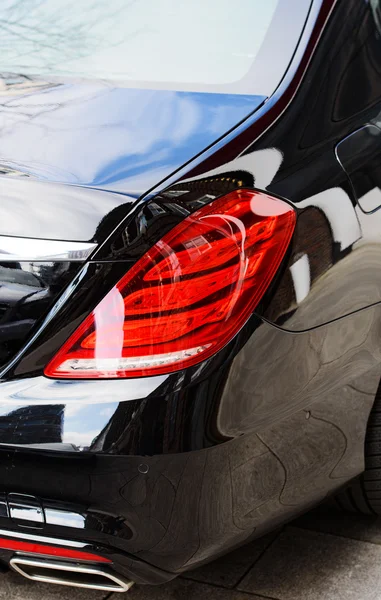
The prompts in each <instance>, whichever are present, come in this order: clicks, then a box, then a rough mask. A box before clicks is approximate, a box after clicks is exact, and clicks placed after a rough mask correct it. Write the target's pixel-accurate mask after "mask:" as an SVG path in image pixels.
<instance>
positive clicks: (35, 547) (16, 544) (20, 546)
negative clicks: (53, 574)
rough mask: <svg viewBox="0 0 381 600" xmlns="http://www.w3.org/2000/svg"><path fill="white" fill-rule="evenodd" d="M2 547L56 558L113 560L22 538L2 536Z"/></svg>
mask: <svg viewBox="0 0 381 600" xmlns="http://www.w3.org/2000/svg"><path fill="white" fill-rule="evenodd" d="M0 548H1V549H2V550H14V551H15V552H27V553H28V554H42V555H44V556H54V557H56V558H71V559H72V560H80V561H82V560H83V561H85V560H86V561H87V560H91V561H96V562H103V563H110V562H112V561H111V560H110V559H109V558H104V556H99V555H98V554H92V553H91V552H82V551H81V550H73V549H72V548H59V547H58V546H47V545H46V544H39V543H38V542H22V541H20V540H9V539H7V538H0Z"/></svg>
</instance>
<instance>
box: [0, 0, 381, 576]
mask: <svg viewBox="0 0 381 600" xmlns="http://www.w3.org/2000/svg"><path fill="white" fill-rule="evenodd" d="M312 11H315V12H312V13H311V15H312V17H314V18H313V20H312V21H309V24H307V27H306V30H305V32H304V37H302V39H301V42H300V46H299V48H298V51H297V53H296V55H295V57H294V61H293V63H292V65H291V66H290V70H289V72H288V74H287V75H286V77H285V79H284V81H283V83H282V84H281V86H280V88H279V90H278V92H277V93H276V94H275V95H274V97H273V98H271V99H270V100H269V101H268V102H266V103H265V104H264V105H263V106H262V107H261V108H259V109H258V111H257V113H255V114H254V115H253V116H252V117H251V118H250V119H249V120H248V121H247V122H245V123H243V124H241V125H240V126H239V127H238V128H237V129H236V130H234V131H232V132H231V133H230V134H229V135H228V136H227V137H226V138H225V139H224V140H221V141H220V142H219V143H218V144H217V145H216V146H214V147H212V148H210V149H209V150H208V151H207V152H206V153H205V154H203V155H200V156H199V157H198V158H197V159H196V160H195V161H194V162H192V163H190V164H189V165H187V166H185V167H184V168H183V169H182V170H181V171H179V172H178V173H177V174H176V175H174V176H173V177H172V179H169V180H167V181H166V182H165V183H163V184H161V185H160V187H158V188H156V189H155V190H154V191H153V192H152V193H151V194H150V195H149V196H147V197H146V198H145V199H144V200H141V201H140V202H138V203H136V204H135V205H134V206H133V207H132V210H131V211H130V212H129V214H128V215H127V216H126V218H125V220H124V221H123V223H122V224H121V225H120V227H119V228H118V229H117V231H115V232H114V234H113V235H112V237H110V238H109V239H107V240H105V242H104V243H103V244H102V245H101V246H100V247H99V249H98V251H97V252H96V254H95V255H94V256H93V257H92V260H91V261H90V262H89V263H88V264H86V265H84V266H83V267H81V269H80V270H79V271H78V273H77V275H76V277H77V279H78V282H79V283H78V285H75V284H74V285H72V287H71V291H70V294H68V296H67V299H66V303H65V304H64V305H63V306H62V307H61V310H60V312H59V313H57V314H56V315H55V317H54V319H52V320H50V321H49V322H47V323H45V324H44V323H37V324H36V326H35V330H34V332H35V335H34V336H32V337H31V339H30V341H29V343H28V344H27V346H26V347H25V348H24V350H23V352H22V354H21V355H18V356H16V357H15V359H14V360H13V361H11V362H10V363H9V364H8V366H7V367H6V368H5V369H4V370H3V372H2V374H1V377H2V380H1V383H0V410H1V415H2V416H1V417H0V443H1V444H2V447H1V451H0V469H1V477H0V481H1V488H2V491H3V492H4V494H5V493H8V494H9V493H20V494H30V495H34V496H36V497H37V498H38V499H39V501H40V502H41V505H42V506H43V508H44V511H45V514H46V515H48V514H49V510H51V507H52V506H54V507H55V508H56V509H57V510H59V511H60V514H61V521H60V524H57V523H56V522H55V523H54V522H51V521H49V518H48V517H46V518H45V524H44V525H43V527H42V528H41V527H36V529H35V535H36V536H37V537H38V536H39V535H40V536H41V535H44V536H53V537H55V538H59V537H61V538H64V539H70V540H81V541H87V542H88V543H89V544H90V545H92V546H93V547H94V548H97V549H98V550H99V549H100V550H99V551H100V552H104V553H105V554H107V553H108V552H111V553H112V558H113V560H114V561H115V568H116V569H117V570H119V571H120V572H121V573H123V574H125V575H126V576H130V577H131V578H132V579H135V580H137V581H142V582H152V583H154V582H158V581H160V580H166V579H170V578H172V577H173V576H174V574H177V573H180V572H182V571H185V570H187V569H190V568H192V567H194V566H196V565H198V564H201V563H203V562H204V561H208V560H211V559H212V558H213V557H215V556H217V555H218V554H220V553H223V552H226V551H228V550H229V549H231V548H233V547H235V546H237V545H239V544H242V543H244V542H245V541H247V540H249V539H251V538H252V537H253V536H258V535H261V534H262V533H264V532H265V531H267V530H268V529H271V528H273V527H275V526H276V525H277V524H278V523H281V522H284V521H286V520H288V519H291V518H292V517H294V516H295V515H297V514H299V513H300V512H302V511H304V510H307V509H308V508H309V507H310V506H312V505H314V504H316V503H317V502H319V501H320V500H322V499H323V498H324V497H325V496H326V495H328V494H331V493H333V492H334V491H336V490H337V489H339V488H340V487H342V486H343V485H345V484H346V483H347V482H348V481H350V480H351V479H352V478H354V477H356V476H357V475H359V474H360V473H361V472H362V470H363V468H364V438H365V431H366V425H367V419H368V416H369V413H370V410H371V408H372V405H373V402H374V398H375V395H376V393H377V389H378V387H379V383H380V376H381V348H380V342H379V340H380V333H381V304H380V301H381V274H380V269H379V259H380V244H379V236H380V231H381V222H380V221H379V219H380V218H381V216H380V215H381V212H380V211H377V210H376V211H373V212H367V213H365V212H364V211H363V209H362V204H361V198H362V196H363V195H364V193H366V192H368V191H369V190H372V189H373V188H374V186H377V173H376V175H374V176H373V179H371V178H369V177H368V178H367V179H366V181H367V185H365V186H359V184H358V181H360V180H361V181H363V180H364V178H363V176H361V177H360V176H358V175H357V174H358V173H360V175H361V173H362V172H363V170H364V164H365V163H364V154H363V152H364V147H363V146H362V145H361V144H362V139H363V138H362V136H361V134H360V137H356V135H355V139H353V138H352V140H351V143H354V146H355V148H357V150H356V152H353V156H352V155H351V156H350V158H351V164H350V167H348V166H347V165H346V164H345V165H344V168H343V166H342V165H341V163H340V161H339V160H338V157H339V158H340V155H341V156H344V162H346V159H345V152H344V151H343V147H344V146H345V140H347V139H348V136H350V134H352V133H353V132H357V131H360V130H362V128H363V127H364V126H367V125H368V124H372V123H373V124H375V126H376V127H377V123H378V118H379V114H380V111H381V77H380V71H381V39H380V35H381V32H380V30H379V23H380V16H381V10H380V8H379V7H378V5H376V4H375V3H373V4H372V5H370V4H369V3H367V2H361V1H360V2H359V1H358V0H345V1H340V0H339V1H338V2H333V1H329V0H326V1H323V2H321V4H320V3H318V4H314V5H313V9H312ZM312 17H311V18H312ZM357 140H358V142H357ZM341 142H342V143H344V146H340V143H341ZM374 142H375V140H372V143H374ZM347 143H348V142H347ZM357 144H358V145H357ZM340 148H341V150H340ZM368 148H369V145H366V144H365V151H367V149H368ZM350 154H351V153H350ZM371 154H372V153H371ZM356 161H357V162H356ZM344 162H343V164H344ZM365 162H366V161H365ZM375 170H376V171H377V164H376V163H375V167H374V168H372V173H374V172H375ZM237 187H250V188H251V187H254V188H256V189H262V190H267V191H268V192H270V193H271V194H275V195H277V196H279V197H282V198H285V199H287V201H289V202H291V203H292V204H293V205H294V206H295V208H296V210H297V213H298V221H297V228H296V232H295V235H294V239H293V242H292V245H291V247H290V250H289V253H288V255H287V256H286V259H285V261H284V264H283V265H282V268H281V269H280V272H279V273H278V275H277V277H276V279H275V281H274V282H273V284H272V286H271V288H270V289H269V290H268V292H267V294H266V296H265V298H264V299H263V301H262V302H261V304H260V306H258V307H257V310H256V314H254V315H253V316H252V318H251V319H250V320H249V322H248V323H247V324H246V326H245V327H244V328H243V329H242V330H241V331H240V333H239V334H238V335H237V336H236V338H235V339H234V340H233V341H232V342H231V343H230V344H229V345H228V346H227V347H225V348H224V349H223V350H222V351H221V352H219V353H218V354H217V355H216V356H214V357H213V358H211V359H209V360H208V361H205V362H204V363H201V364H200V365H197V366H195V367H192V368H190V369H187V370H185V371H180V372H177V373H174V374H172V375H169V376H157V377H149V378H141V379H130V380H127V381H123V380H117V381H111V380H110V381H56V380H49V379H47V378H45V377H43V375H42V372H43V367H44V366H45V364H46V363H47V361H48V360H49V359H50V357H52V356H53V355H54V353H55V352H56V350H57V349H58V348H59V347H60V345H61V344H62V342H63V341H64V340H65V339H66V338H67V337H68V335H69V334H70V333H71V332H72V331H73V330H74V329H75V327H76V326H77V325H78V323H79V322H80V321H81V320H82V319H83V318H84V316H85V315H86V314H88V313H89V311H90V310H91V309H92V308H93V307H94V306H95V305H96V304H97V302H98V301H99V300H100V299H101V298H102V297H103V296H104V294H105V292H106V291H107V290H109V289H110V288H111V287H112V286H113V285H114V284H115V282H116V281H117V280H118V279H119V278H120V276H121V274H122V273H124V272H125V271H126V269H127V268H128V267H129V266H130V265H131V264H133V262H134V261H136V259H137V258H138V257H139V256H141V255H142V254H143V253H144V251H145V250H146V249H147V248H148V247H149V246H151V245H152V244H153V243H154V242H155V241H156V240H157V239H158V238H159V237H161V236H162V235H163V233H164V232H165V231H166V230H167V229H169V228H171V227H172V226H173V225H174V224H175V223H176V222H178V220H180V219H182V218H184V216H186V214H188V213H189V212H191V211H193V210H195V209H196V208H197V207H198V206H200V204H202V203H203V202H205V201H210V199H211V198H213V197H215V196H219V195H221V194H223V193H225V192H226V191H229V190H230V189H235V188H237ZM304 257H306V258H304ZM298 261H299V262H298ZM294 265H298V266H296V267H294ZM293 267H294V268H293ZM306 269H308V271H307V272H308V273H309V275H310V277H309V282H308V285H306V283H305V282H306V277H305V274H306ZM38 327H40V330H38ZM10 444H12V446H10ZM14 444H15V445H14ZM4 505H5V507H6V508H5V509H4V512H3V513H2V515H3V516H2V517H1V520H0V528H2V529H3V530H15V529H16V528H18V531H27V530H26V528H25V527H24V526H23V525H21V528H20V523H15V522H14V521H12V520H11V517H10V515H9V510H8V505H9V501H8V504H7V502H6V499H4ZM74 514H75V515H77V516H76V517H75V518H74V517H73V515H74ZM28 525H29V526H30V525H33V523H28ZM28 531H29V533H30V531H31V530H30V529H29V530H28ZM2 556H3V559H4V560H8V558H9V553H8V554H7V553H6V552H5V553H3V555H2Z"/></svg>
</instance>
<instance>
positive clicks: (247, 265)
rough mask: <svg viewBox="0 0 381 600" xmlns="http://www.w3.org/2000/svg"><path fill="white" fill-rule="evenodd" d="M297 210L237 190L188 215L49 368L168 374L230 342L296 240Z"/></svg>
mask: <svg viewBox="0 0 381 600" xmlns="http://www.w3.org/2000/svg"><path fill="white" fill-rule="evenodd" d="M295 220H296V215H295V211H294V210H293V209H292V208H291V206H289V205H288V204H287V203H286V202H284V201H282V200H278V199H277V198H272V197H270V196H268V195H267V194H263V193H260V192H253V191H248V190H237V191H235V192H232V193H230V194H228V195H226V196H224V197H222V198H219V199H217V200H214V201H213V202H211V203H210V204H208V205H207V206H204V207H203V208H201V209H200V210H198V211H196V212H195V213H193V214H192V215H191V216H189V217H187V218H186V219H185V220H184V221H182V222H181V223H179V224H178V225H177V226H176V227H174V229H172V230H171V231H170V232H169V233H167V234H166V235H165V236H164V237H163V238H162V239H161V240H160V241H159V242H157V243H156V244H155V245H154V246H153V247H152V248H151V249H150V250H149V251H148V252H147V253H146V254H145V255H144V256H143V257H142V258H141V259H140V260H139V261H138V262H137V263H136V264H135V265H134V266H133V267H132V268H131V269H130V270H129V271H128V272H127V273H126V275H124V277H122V279H121V280H120V281H119V283H118V284H117V285H116V286H115V287H114V288H113V289H112V290H111V291H110V292H109V293H108V294H107V295H106V297H105V298H104V299H103V300H102V301H101V302H100V303H99V305H98V306H97V307H96V308H95V309H94V310H93V312H92V313H91V314H90V315H89V316H88V317H87V318H86V319H85V321H84V322H83V323H82V324H81V325H80V326H79V327H78V329H77V330H76V331H75V332H74V333H73V335H72V336H71V337H70V338H69V339H68V340H67V342H66V343H65V344H64V345H63V347H62V348H61V349H60V350H59V352H58V353H57V354H56V356H55V357H54V358H53V360H52V361H51V362H50V363H49V364H48V366H47V367H46V369H45V374H46V375H47V376H49V377H55V378H100V377H103V378H114V377H138V376H144V375H159V374H164V373H170V372H172V371H176V370H178V369H182V368H185V367H189V366H191V365H195V364H196V363H199V362H200V361H202V360H205V359H206V358H208V357H210V356H212V355H213V354H214V353H215V352H217V351H218V350H220V349H221V348H222V347H223V346H225V345H226V344H227V343H228V342H229V341H230V340H231V339H232V338H233V337H234V336H235V334H236V333H237V332H238V331H239V329H240V328H241V327H242V325H243V324H244V323H245V322H246V321H247V319H248V318H249V317H250V315H251V314H252V312H253V310H254V308H255V307H256V306H257V304H258V302H259V301H260V299H261V298H262V296H263V294H264V292H265V291H266V289H267V287H268V286H269V284H270V282H271V280H272V279H273V277H274V275H275V272H276V271H277V269H278V267H279V265H280V263H281V261H282V259H283V257H284V255H285V252H286V250H287V247H288V245H289V242H290V239H291V236H292V233H293V230H294V227H295Z"/></svg>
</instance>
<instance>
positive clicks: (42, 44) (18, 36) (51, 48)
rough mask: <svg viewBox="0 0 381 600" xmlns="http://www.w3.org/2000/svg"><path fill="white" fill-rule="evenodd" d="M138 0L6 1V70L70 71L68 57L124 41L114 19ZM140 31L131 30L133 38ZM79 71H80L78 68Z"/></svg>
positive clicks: (2, 41)
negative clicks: (106, 0) (111, 1)
mask: <svg viewBox="0 0 381 600" xmlns="http://www.w3.org/2000/svg"><path fill="white" fill-rule="evenodd" d="M135 2H136V0H130V1H129V2H128V1H127V2H126V0H113V4H112V8H113V10H112V9H111V10H110V4H109V3H107V2H104V0H81V2H78V1H77V0H71V1H70V0H69V1H68V0H61V1H56V2H54V3H53V2H45V1H44V2H42V1H41V0H3V2H2V6H1V15H0V34H1V35H0V50H1V56H2V61H1V62H2V70H3V71H5V70H7V71H12V72H24V71H25V70H27V71H29V72H33V69H34V70H35V72H41V71H42V72H46V71H47V70H51V69H52V68H53V67H54V69H55V72H56V74H59V73H60V71H61V72H62V73H66V72H67V71H66V68H67V65H68V63H70V61H73V60H74V61H78V60H79V59H84V58H91V57H92V56H93V55H94V54H95V53H96V52H97V51H99V50H104V49H109V48H112V47H116V46H118V45H120V44H121V43H124V42H125V41H126V40H125V37H126V36H125V32H122V31H120V32H118V31H117V30H116V27H115V23H117V22H118V21H119V19H121V18H123V15H124V18H126V14H127V13H126V11H128V9H129V8H130V7H131V5H132V4H134V3H135ZM139 33H140V31H139V30H137V31H133V32H131V31H130V32H129V34H128V37H129V38H131V37H135V36H136V35H138V34H139ZM78 74H79V75H80V74H81V73H78Z"/></svg>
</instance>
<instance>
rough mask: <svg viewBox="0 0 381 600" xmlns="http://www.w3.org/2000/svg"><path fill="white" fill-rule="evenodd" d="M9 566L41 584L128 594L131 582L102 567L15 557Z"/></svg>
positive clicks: (132, 583)
mask: <svg viewBox="0 0 381 600" xmlns="http://www.w3.org/2000/svg"><path fill="white" fill-rule="evenodd" d="M9 564H10V566H11V567H12V568H13V569H14V570H15V571H16V572H17V573H19V574H20V575H22V576H23V577H26V578H27V579H31V580H32V581H40V582H43V583H56V584H59V585H71V586H74V587H80V588H89V589H92V590H102V591H105V592H128V590H129V589H130V588H131V587H132V586H133V585H134V582H133V581H128V580H123V579H122V578H121V577H120V576H119V575H114V574H113V573H110V572H109V571H108V570H106V569H104V568H103V567H99V566H95V565H84V564H79V563H70V562H59V561H53V560H45V559H38V558H27V557H21V556H15V557H14V558H12V559H11V560H10V563H9Z"/></svg>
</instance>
